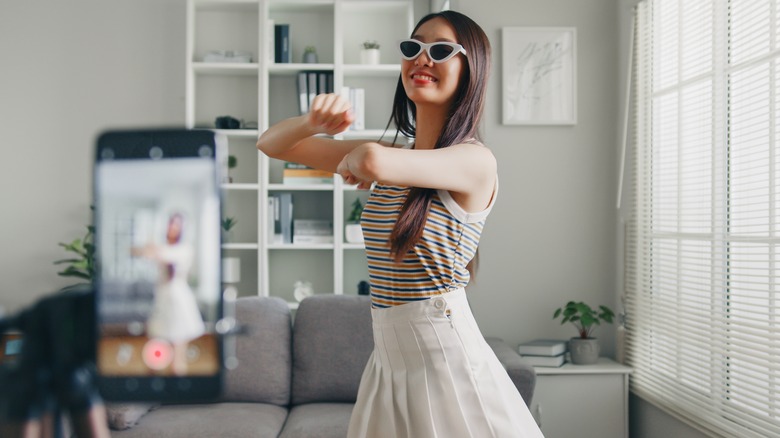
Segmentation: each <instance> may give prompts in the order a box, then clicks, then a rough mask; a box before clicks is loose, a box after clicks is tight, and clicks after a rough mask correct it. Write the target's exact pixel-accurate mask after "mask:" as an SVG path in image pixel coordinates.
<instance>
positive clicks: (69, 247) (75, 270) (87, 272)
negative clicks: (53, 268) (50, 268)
mask: <svg viewBox="0 0 780 438" xmlns="http://www.w3.org/2000/svg"><path fill="white" fill-rule="evenodd" d="M94 234H95V227H94V226H92V225H88V226H87V234H85V235H84V237H83V238H81V239H75V240H73V242H71V243H62V242H60V243H59V246H61V247H63V248H65V251H68V252H71V253H73V254H74V256H73V257H72V258H67V259H62V260H57V261H55V262H54V264H55V265H61V264H66V263H67V264H68V266H67V267H66V268H65V269H64V270H62V271H60V272H58V273H57V275H59V276H61V277H76V278H80V279H82V280H87V281H88V282H90V283H91V282H92V279H93V278H95V246H94V244H93V236H94Z"/></svg>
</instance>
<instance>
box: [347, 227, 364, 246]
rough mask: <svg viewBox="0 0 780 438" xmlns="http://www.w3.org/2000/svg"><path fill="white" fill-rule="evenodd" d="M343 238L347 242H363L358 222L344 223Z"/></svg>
mask: <svg viewBox="0 0 780 438" xmlns="http://www.w3.org/2000/svg"><path fill="white" fill-rule="evenodd" d="M344 238H345V239H346V240H347V242H348V243H363V230H362V229H361V228H360V224H347V225H345V226H344Z"/></svg>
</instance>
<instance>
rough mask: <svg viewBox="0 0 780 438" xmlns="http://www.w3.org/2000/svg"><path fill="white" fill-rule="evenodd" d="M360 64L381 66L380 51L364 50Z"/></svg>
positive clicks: (361, 53) (361, 52)
mask: <svg viewBox="0 0 780 438" xmlns="http://www.w3.org/2000/svg"><path fill="white" fill-rule="evenodd" d="M360 62H361V63H363V64H370V65H374V64H379V49H362V50H361V51H360Z"/></svg>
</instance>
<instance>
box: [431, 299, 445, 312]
mask: <svg viewBox="0 0 780 438" xmlns="http://www.w3.org/2000/svg"><path fill="white" fill-rule="evenodd" d="M433 307H435V308H437V309H439V310H441V309H443V308H444V299H442V298H436V300H435V301H434V302H433Z"/></svg>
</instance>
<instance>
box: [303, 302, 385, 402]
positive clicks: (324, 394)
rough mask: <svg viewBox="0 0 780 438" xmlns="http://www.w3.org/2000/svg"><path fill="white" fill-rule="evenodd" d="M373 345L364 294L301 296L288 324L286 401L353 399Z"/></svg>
mask: <svg viewBox="0 0 780 438" xmlns="http://www.w3.org/2000/svg"><path fill="white" fill-rule="evenodd" d="M373 348H374V337H373V333H372V328H371V302H370V300H369V298H368V297H367V296H358V295H324V294H323V295H314V296H311V297H308V298H306V299H304V300H303V301H302V302H301V304H300V306H299V307H298V311H297V312H296V314H295V326H294V327H293V377H292V378H293V384H292V404H293V405H299V404H303V403H314V402H344V403H350V402H352V403H354V401H355V399H356V398H357V390H358V385H359V384H360V377H361V375H362V374H363V368H364V367H365V366H366V362H368V357H369V356H370V355H371V350H372V349H373Z"/></svg>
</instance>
